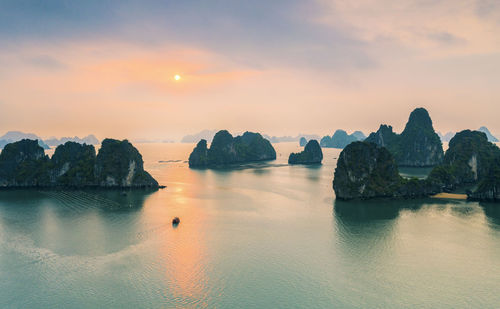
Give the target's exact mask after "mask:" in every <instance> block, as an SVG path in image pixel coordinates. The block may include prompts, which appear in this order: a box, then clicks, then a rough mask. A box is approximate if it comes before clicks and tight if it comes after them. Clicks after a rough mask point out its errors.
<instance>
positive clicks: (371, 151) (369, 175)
mask: <svg viewBox="0 0 500 309" xmlns="http://www.w3.org/2000/svg"><path fill="white" fill-rule="evenodd" d="M333 189H334V191H335V195H336V197H337V198H338V199H342V200H352V199H371V198H416V197H423V196H428V195H429V194H431V193H434V191H433V188H432V187H431V186H429V184H428V183H427V181H426V180H420V179H416V178H412V179H406V178H403V177H401V176H400V175H399V170H398V166H397V164H396V161H395V160H394V157H393V155H392V154H391V153H390V151H388V150H387V148H385V147H380V146H378V145H376V144H374V143H370V142H354V143H351V144H349V145H348V146H347V147H346V148H344V150H343V151H342V152H341V153H340V156H339V159H338V161H337V168H336V169H335V175H334V179H333Z"/></svg>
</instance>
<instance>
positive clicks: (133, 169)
mask: <svg viewBox="0 0 500 309" xmlns="http://www.w3.org/2000/svg"><path fill="white" fill-rule="evenodd" d="M94 174H95V177H96V180H97V184H98V185H99V186H101V187H133V188H137V187H158V182H157V181H156V180H155V179H154V178H153V177H151V175H150V174H149V173H148V172H146V171H145V170H144V162H143V161H142V156H141V154H140V153H139V151H137V149H136V148H135V147H134V146H132V144H131V143H129V141H127V140H123V141H119V140H115V139H105V140H104V141H103V142H102V145H101V149H99V154H98V155H97V157H96V164H95V172H94Z"/></svg>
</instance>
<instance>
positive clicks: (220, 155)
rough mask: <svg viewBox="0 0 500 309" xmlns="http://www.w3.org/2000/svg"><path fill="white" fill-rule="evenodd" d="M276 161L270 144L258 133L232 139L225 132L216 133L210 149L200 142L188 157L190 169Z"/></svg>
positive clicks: (203, 141)
mask: <svg viewBox="0 0 500 309" xmlns="http://www.w3.org/2000/svg"><path fill="white" fill-rule="evenodd" d="M274 159H276V151H275V150H274V148H273V146H272V145H271V143H270V142H269V141H268V140H266V139H264V138H263V137H262V135H260V134H259V133H252V132H245V133H244V134H243V135H241V136H237V137H234V138H233V136H232V135H231V134H230V133H229V132H228V131H226V130H221V131H219V132H217V133H216V134H215V136H214V138H213V140H212V144H211V145H210V148H207V142H206V141H205V140H201V141H200V142H199V143H198V144H197V145H196V147H195V148H194V150H193V152H192V153H191V155H190V156H189V166H190V167H216V166H224V165H229V164H235V163H246V162H253V161H264V160H274Z"/></svg>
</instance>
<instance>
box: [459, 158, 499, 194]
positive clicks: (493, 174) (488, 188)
mask: <svg viewBox="0 0 500 309" xmlns="http://www.w3.org/2000/svg"><path fill="white" fill-rule="evenodd" d="M467 196H468V198H469V199H471V200H477V201H488V202H500V157H497V158H496V159H495V161H494V162H493V164H492V166H491V167H490V170H489V171H488V174H486V175H485V177H484V178H483V179H482V180H481V182H480V183H479V185H478V186H477V188H476V190H475V191H474V192H469V193H468V194H467Z"/></svg>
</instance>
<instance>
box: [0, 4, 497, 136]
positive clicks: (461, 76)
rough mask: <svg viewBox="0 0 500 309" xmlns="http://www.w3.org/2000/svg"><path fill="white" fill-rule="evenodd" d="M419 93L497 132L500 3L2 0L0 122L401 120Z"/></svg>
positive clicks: (132, 130) (455, 125) (311, 124)
mask: <svg viewBox="0 0 500 309" xmlns="http://www.w3.org/2000/svg"><path fill="white" fill-rule="evenodd" d="M354 3H356V4H354ZM175 75H179V76H180V80H175V78H174V77H175ZM419 106H422V107H425V108H427V109H428V110H429V112H430V114H431V117H432V118H433V121H434V126H435V128H436V129H437V130H440V131H442V132H443V133H445V132H446V131H450V130H453V131H456V130H461V129H465V128H472V129H477V128H479V126H482V125H485V126H487V127H488V128H490V130H491V131H492V132H493V133H500V121H499V117H500V1H497V0H443V1H435V0H361V1H340V0H338V1H329V0H303V1H296V0H287V1H284V0H273V1H235V0H226V1H217V0H213V1H201V0H199V1H189V0H182V1H181V0H178V1H127V0H125V1H107V0H99V1H42V0H39V1H28V0H22V1H19V0H0V135H2V134H3V133H5V131H8V130H21V131H25V132H33V133H36V134H38V135H40V136H42V137H48V136H73V135H80V136H81V135H87V134H90V133H94V134H95V135H96V136H97V137H99V138H103V137H115V138H130V139H136V138H150V139H180V138H181V137H182V136H183V135H185V134H190V133H195V132H198V131H201V130H203V129H228V130H230V131H233V132H235V131H237V132H240V131H245V130H250V131H258V132H262V133H266V134H270V135H296V134H298V133H300V132H301V133H315V134H320V135H323V134H327V133H328V134H332V133H333V131H334V130H335V129H337V128H343V129H346V130H348V131H354V130H362V131H364V132H365V133H369V132H371V131H374V130H376V129H377V128H378V126H379V124H380V123H388V124H392V125H393V126H394V127H395V129H396V130H397V131H399V130H401V129H402V128H403V126H404V124H405V122H406V120H407V118H408V115H409V113H410V112H411V110H412V109H413V108H415V107H419Z"/></svg>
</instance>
